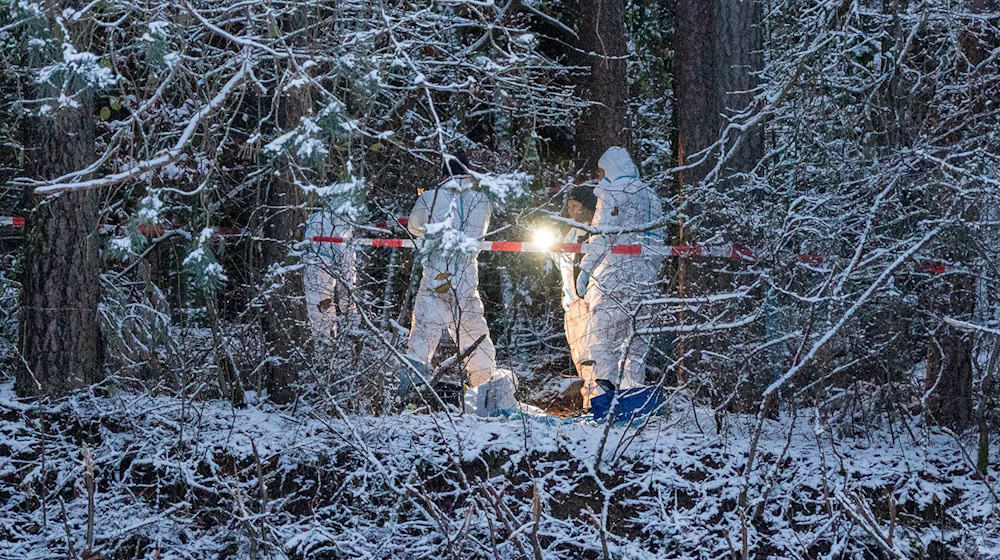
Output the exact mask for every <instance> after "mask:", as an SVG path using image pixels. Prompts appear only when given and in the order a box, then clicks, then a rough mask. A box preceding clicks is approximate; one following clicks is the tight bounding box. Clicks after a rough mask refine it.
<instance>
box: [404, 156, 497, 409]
mask: <svg viewBox="0 0 1000 560" xmlns="http://www.w3.org/2000/svg"><path fill="white" fill-rule="evenodd" d="M443 173H444V175H445V177H446V180H445V181H444V182H443V183H441V184H440V185H439V186H438V187H437V188H435V189H433V190H426V191H424V192H423V193H422V194H421V195H420V197H419V198H418V199H417V202H416V204H415V205H414V206H413V211H412V212H410V216H409V223H408V224H407V229H408V230H409V231H410V233H411V234H413V235H414V236H416V237H424V235H425V234H428V233H438V232H441V234H442V235H443V236H444V242H445V244H448V241H449V239H448V238H449V237H453V238H454V237H456V236H458V237H461V236H463V235H464V240H462V239H458V241H459V242H466V243H469V244H471V243H475V244H476V245H478V243H479V241H480V240H481V239H482V238H483V236H484V235H485V234H486V228H487V227H488V226H489V221H490V214H491V211H492V207H491V204H490V202H489V200H488V199H487V198H486V196H485V195H483V194H482V193H481V192H478V191H476V190H475V188H474V184H473V180H472V177H471V176H470V175H469V172H468V162H467V161H466V160H465V156H464V155H462V154H459V155H458V157H449V159H448V160H447V161H446V162H445V166H444V168H443ZM478 252H479V251H478V248H476V249H475V250H473V251H449V252H447V253H445V252H442V251H438V252H436V253H435V254H432V255H430V256H429V257H428V258H427V260H426V261H425V262H424V272H423V276H422V277H421V279H420V287H419V289H418V290H417V295H416V297H415V298H414V302H413V317H412V319H411V321H410V339H409V344H408V349H407V358H409V360H410V361H411V363H413V365H414V366H416V369H418V370H420V371H421V372H423V373H424V374H425V376H426V374H429V372H430V367H429V366H430V363H431V358H433V357H434V351H435V350H437V346H438V343H439V342H440V338H441V331H442V329H447V330H448V333H449V334H450V335H451V337H452V339H453V340H454V341H455V342H456V344H457V345H458V347H459V354H460V355H462V356H464V360H463V362H464V365H465V371H466V374H467V380H466V382H467V388H466V399H465V402H466V409H467V410H468V409H470V408H472V409H474V410H475V412H476V413H477V414H480V415H490V414H492V413H495V412H496V411H497V410H499V409H500V408H507V406H504V405H509V404H510V400H511V399H513V376H512V375H511V374H510V372H509V371H507V370H500V371H497V369H496V348H495V347H494V346H493V339H492V338H490V331H489V327H488V326H487V324H486V314H485V311H484V308H483V300H482V299H481V298H480V296H479V259H478ZM407 376H414V377H415V375H414V374H413V372H412V370H411V369H410V368H409V367H407V368H404V371H403V373H402V376H401V377H402V378H401V379H400V388H401V391H403V390H405V389H406V388H407V387H409V386H410V385H416V384H419V383H420V380H417V379H407ZM426 381H430V380H429V379H426ZM487 384H489V385H488V386H487V387H485V388H483V390H482V391H480V390H479V388H480V387H481V386H483V385H487ZM507 386H509V390H508V389H504V387H507ZM480 393H481V394H480ZM490 395H492V398H491V397H490ZM508 396H509V397H510V398H507V397H508Z"/></svg>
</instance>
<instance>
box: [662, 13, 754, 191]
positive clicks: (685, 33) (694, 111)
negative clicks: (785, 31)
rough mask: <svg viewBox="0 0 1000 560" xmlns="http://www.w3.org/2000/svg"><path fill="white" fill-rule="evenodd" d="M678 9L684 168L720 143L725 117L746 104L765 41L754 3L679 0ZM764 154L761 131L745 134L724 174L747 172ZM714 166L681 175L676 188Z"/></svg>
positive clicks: (679, 139)
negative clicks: (718, 141)
mask: <svg viewBox="0 0 1000 560" xmlns="http://www.w3.org/2000/svg"><path fill="white" fill-rule="evenodd" d="M676 10H677V11H676V14H675V21H676V23H675V26H674V27H675V31H674V52H675V56H674V61H675V68H674V76H675V78H674V97H675V100H676V101H675V103H676V105H675V111H676V118H675V121H676V125H677V143H676V144H677V162H678V164H679V165H681V166H683V165H687V164H688V163H689V160H690V158H691V156H692V155H693V154H696V153H698V152H699V151H701V150H704V149H705V148H707V147H709V146H711V145H712V144H713V143H714V142H715V141H716V140H718V138H719V134H720V132H721V131H722V129H723V128H725V126H726V124H727V120H726V118H725V115H731V114H733V113H734V112H737V111H741V110H743V109H744V108H745V107H746V106H747V105H748V104H749V102H750V100H751V99H752V97H753V94H752V93H751V90H752V89H753V88H754V87H755V86H756V84H757V80H756V77H755V76H754V75H753V73H752V72H753V71H755V70H760V69H761V68H762V67H763V63H764V61H763V55H762V50H763V47H764V39H763V37H764V36H763V30H762V28H761V19H762V13H761V6H760V3H759V2H757V1H756V0H705V1H694V0H686V1H685V0H682V1H679V2H677V7H676ZM732 140H733V139H731V140H730V143H731V142H732ZM763 153H764V134H763V130H760V129H757V130H753V131H750V132H748V133H747V134H745V135H744V138H743V140H742V142H741V146H740V148H739V149H738V150H737V152H736V153H735V154H734V155H733V156H732V157H731V158H730V159H729V161H728V162H727V165H726V169H727V173H726V174H727V175H729V174H732V173H737V172H746V171H750V170H751V169H753V167H754V166H755V165H756V164H757V162H758V161H760V158H761V157H762V156H763ZM712 163H714V162H711V163H708V164H703V165H700V166H698V167H696V168H694V169H690V170H685V171H683V172H681V173H679V174H678V177H677V180H678V184H680V185H685V184H687V185H693V184H696V183H698V181H701V180H702V179H704V178H705V175H706V174H707V173H708V171H709V169H710V168H711V166H712Z"/></svg>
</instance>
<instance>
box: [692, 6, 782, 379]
mask: <svg viewBox="0 0 1000 560" xmlns="http://www.w3.org/2000/svg"><path fill="white" fill-rule="evenodd" d="M675 9H676V11H675V14H674V22H675V23H674V122H675V124H676V130H677V137H676V141H675V143H674V145H675V150H676V152H675V154H676V158H677V164H678V166H686V165H689V164H691V163H693V162H695V161H698V159H699V158H700V157H701V156H695V154H698V152H700V151H702V150H704V149H706V148H708V147H709V146H711V145H712V144H714V143H715V142H716V141H717V140H718V139H719V138H720V135H721V132H722V131H723V129H724V128H725V127H726V124H727V123H728V121H727V119H726V116H727V115H732V114H734V113H735V112H738V111H742V110H743V109H745V108H746V107H747V105H748V104H749V102H750V100H751V98H752V96H753V94H752V93H750V90H752V89H753V88H754V86H755V84H756V78H755V76H754V75H753V73H752V72H753V71H755V70H760V69H761V68H762V67H763V55H762V51H763V30H762V27H761V21H762V12H761V6H760V3H759V2H758V1H757V0H679V1H678V2H677V3H676V5H675ZM763 139H764V133H763V130H761V129H756V130H751V131H748V132H746V133H745V134H744V135H743V138H742V140H741V145H740V148H739V149H738V150H737V151H736V152H735V153H734V154H733V155H732V156H731V157H730V158H729V159H728V161H727V163H726V165H725V166H724V167H723V170H722V175H721V177H720V182H719V188H722V189H724V188H726V185H727V184H728V183H729V180H728V179H729V177H731V176H732V175H733V174H735V173H741V172H747V171H750V170H751V169H753V168H754V166H756V164H757V162H758V161H760V159H761V158H762V157H763V154H764V141H763ZM735 140H736V138H735V135H734V137H732V138H729V140H728V141H727V142H726V144H727V145H732V143H733V142H734V141H735ZM717 154H718V152H716V154H713V155H717ZM715 161H716V158H715V157H712V158H708V159H707V160H706V161H705V162H704V163H702V164H700V165H698V166H696V167H694V168H692V169H686V170H683V171H680V172H678V173H677V175H676V180H677V183H676V188H677V193H678V194H679V195H680V197H681V199H682V200H683V199H684V198H685V193H686V189H687V186H689V185H696V184H698V183H699V182H700V181H702V180H703V179H704V178H705V177H706V175H707V174H708V172H709V170H710V169H712V167H714V165H715ZM700 212H701V210H700V209H699V208H698V207H697V205H689V206H688V209H687V212H686V213H687V214H688V215H694V214H699V213H700ZM704 224H705V226H706V227H707V228H715V227H719V226H721V225H723V224H722V223H721V222H720V221H718V220H716V219H712V217H711V216H709V217H708V219H706V220H705V221H704ZM713 233H715V232H714V231H708V232H706V234H707V235H712V234H713ZM697 237H699V236H698V235H697V234H695V235H692V232H690V231H687V230H686V225H685V223H684V222H683V220H682V221H681V222H680V226H679V227H678V228H677V230H676V231H675V234H674V243H675V244H677V245H684V244H691V243H693V242H694V241H695V240H696V239H697ZM677 267H678V268H677V286H678V295H680V296H681V297H685V296H687V295H691V294H692V293H697V292H699V291H704V290H703V289H710V286H699V284H700V283H703V282H699V280H700V279H699V278H698V276H699V275H698V274H697V270H696V268H695V267H692V266H690V263H687V262H686V261H684V260H679V261H678V264H677ZM699 288H703V289H699ZM684 320H685V318H684V315H683V312H681V313H680V314H679V315H678V321H680V322H682V323H683V322H684ZM688 348H690V345H689V344H686V343H685V341H684V340H679V341H678V342H677V344H676V346H675V353H676V354H677V355H681V354H683V353H684V352H685V351H686V350H687V349H688ZM688 365H690V364H688ZM687 377H688V374H687V369H686V368H685V364H683V363H682V364H680V365H679V367H678V382H679V383H684V382H685V381H686V380H687Z"/></svg>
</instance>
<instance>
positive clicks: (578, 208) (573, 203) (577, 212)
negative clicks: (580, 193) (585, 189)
mask: <svg viewBox="0 0 1000 560" xmlns="http://www.w3.org/2000/svg"><path fill="white" fill-rule="evenodd" d="M566 213H567V214H569V217H570V218H571V219H572V220H574V221H577V222H580V223H581V224H588V225H589V224H590V221H591V220H593V219H594V213H593V212H591V211H590V210H587V208H585V207H584V206H583V204H581V203H580V201H579V200H572V199H570V201H569V202H568V203H566Z"/></svg>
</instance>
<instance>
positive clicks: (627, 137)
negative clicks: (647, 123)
mask: <svg viewBox="0 0 1000 560" xmlns="http://www.w3.org/2000/svg"><path fill="white" fill-rule="evenodd" d="M579 5H580V27H579V35H580V48H581V49H583V50H584V51H586V52H587V53H589V54H588V56H587V57H586V61H585V62H584V64H585V65H589V66H590V74H589V75H587V76H585V77H584V78H583V81H582V82H581V83H580V84H579V86H578V87H577V95H579V96H580V98H582V99H585V100H587V101H593V102H596V103H600V105H593V106H590V107H588V108H586V109H585V110H584V111H583V114H581V115H580V120H579V121H578V122H577V124H576V148H577V156H576V165H577V169H583V170H590V171H592V170H596V168H597V160H598V159H599V158H600V157H601V154H603V153H604V151H605V150H607V149H608V148H610V147H611V146H622V147H624V148H626V149H628V150H629V151H631V149H632V130H631V126H630V124H629V122H628V119H627V111H628V79H627V77H626V74H625V71H626V66H627V64H626V59H625V57H626V55H627V54H628V49H627V45H626V43H625V36H626V31H625V1H624V0H580V4H579Z"/></svg>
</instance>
